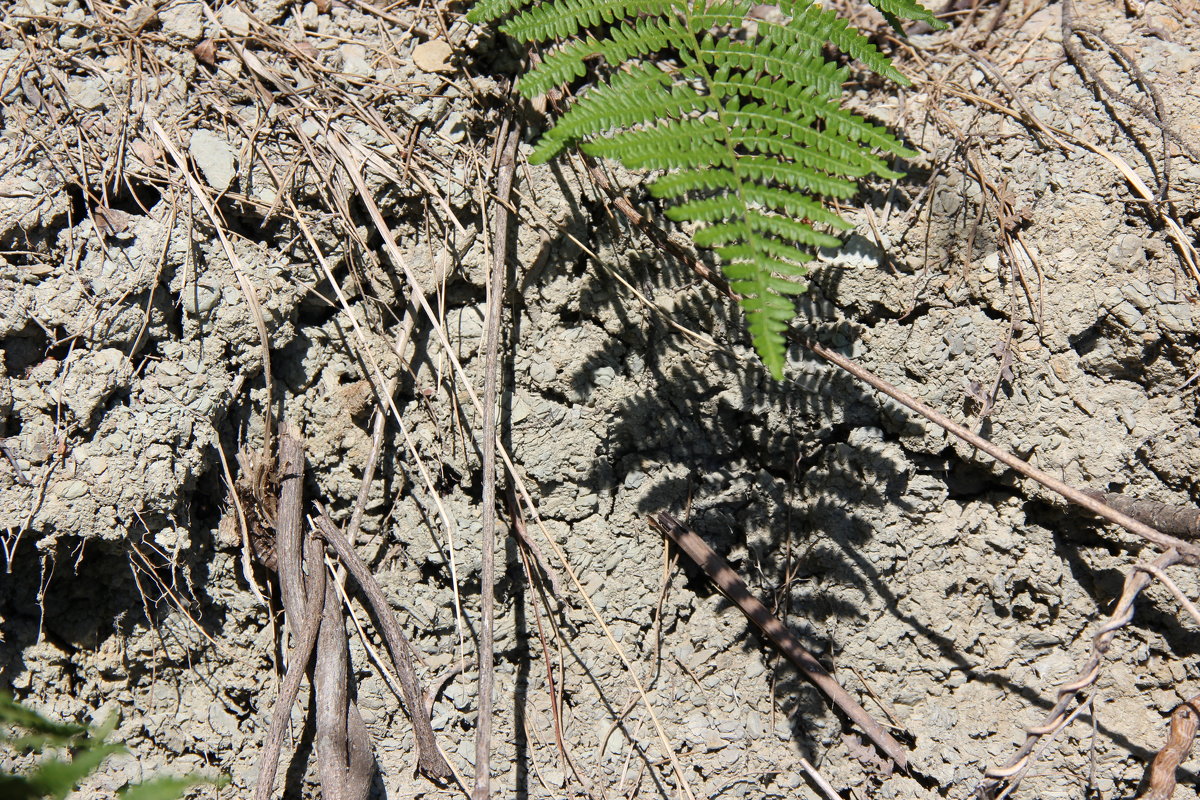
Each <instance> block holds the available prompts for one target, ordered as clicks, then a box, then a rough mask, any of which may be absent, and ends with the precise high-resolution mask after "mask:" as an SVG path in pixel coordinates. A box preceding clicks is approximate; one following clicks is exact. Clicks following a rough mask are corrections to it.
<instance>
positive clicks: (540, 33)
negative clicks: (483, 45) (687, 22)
mask: <svg viewBox="0 0 1200 800" xmlns="http://www.w3.org/2000/svg"><path fill="white" fill-rule="evenodd" d="M678 4H679V0H555V2H552V3H539V4H538V5H535V6H534V7H533V8H530V9H529V10H527V11H525V12H523V13H521V14H519V15H518V16H516V17H513V18H512V19H511V20H509V21H508V22H506V23H505V24H503V25H501V26H500V30H502V31H504V32H505V33H507V34H508V35H509V36H511V37H513V38H514V39H520V40H521V41H523V42H540V41H544V40H546V39H551V38H554V37H558V38H560V39H565V38H567V37H568V36H574V35H575V34H576V33H578V32H579V31H580V29H582V28H587V27H589V26H594V25H601V24H604V23H607V22H617V21H620V20H623V19H625V18H627V17H632V16H636V15H638V14H647V15H650V16H654V15H657V14H664V13H667V12H669V11H671V10H672V7H673V6H677V5H678Z"/></svg>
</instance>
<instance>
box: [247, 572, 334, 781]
mask: <svg viewBox="0 0 1200 800" xmlns="http://www.w3.org/2000/svg"><path fill="white" fill-rule="evenodd" d="M320 574H321V581H322V582H323V581H324V576H325V572H324V570H322V571H321V573H320ZM315 582H316V581H315V579H314V583H315ZM324 602H325V591H324V587H322V589H321V591H320V592H316V591H314V592H313V593H312V594H311V595H309V597H308V602H306V603H305V604H304V608H303V611H302V616H301V617H300V619H303V620H304V625H303V627H302V628H301V629H300V631H299V633H298V635H297V636H296V641H295V643H294V644H293V645H292V649H291V650H290V651H288V667H287V675H286V677H285V678H284V679H283V686H282V687H281V688H280V689H279V697H278V698H276V700H275V713H274V714H273V715H272V716H271V728H270V733H269V734H268V735H267V742H266V744H265V745H263V751H262V755H260V756H259V759H258V785H257V786H256V787H255V790H254V798H255V800H270V797H271V790H272V789H273V788H274V785H275V773H276V772H278V770H279V751H280V749H281V748H282V747H283V736H284V733H285V732H286V731H287V722H288V718H289V717H290V716H291V714H292V704H293V703H295V702H296V693H297V692H299V691H300V681H301V680H302V679H303V678H304V673H305V672H306V671H307V670H308V662H309V660H310V659H311V658H312V652H313V647H314V646H315V645H316V643H317V633H318V632H319V631H320V629H321V605H322V604H323V603H324Z"/></svg>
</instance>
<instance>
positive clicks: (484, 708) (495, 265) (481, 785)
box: [471, 119, 521, 800]
mask: <svg viewBox="0 0 1200 800" xmlns="http://www.w3.org/2000/svg"><path fill="white" fill-rule="evenodd" d="M520 143H521V126H520V124H519V123H517V122H516V121H515V119H513V120H510V121H506V122H505V124H504V126H503V127H502V128H501V129H500V135H499V136H498V137H497V138H496V149H497V150H498V151H499V152H500V168H499V172H498V173H497V177H496V197H497V199H499V201H500V202H499V203H496V205H495V206H494V208H493V211H492V214H493V216H492V269H491V276H490V280H489V282H488V311H487V339H486V352H487V364H486V365H485V372H484V383H483V442H482V445H483V531H482V533H481V534H480V543H479V545H480V548H481V549H482V553H481V557H482V567H481V573H482V575H481V577H480V581H481V584H480V604H481V605H482V613H481V614H480V625H479V715H478V721H477V723H476V728H475V785H474V787H473V788H472V790H471V797H472V799H473V800H487V798H488V796H489V795H490V794H491V767H490V764H491V760H490V756H489V754H490V752H491V740H492V706H493V702H494V698H493V693H494V688H493V686H494V684H495V679H496V676H495V652H494V649H495V638H494V637H495V632H494V631H495V620H496V609H495V605H496V391H497V383H498V381H497V377H498V375H499V372H500V359H499V345H500V317H501V316H502V315H503V309H504V305H503V303H504V272H505V270H506V269H507V262H508V207H507V202H508V195H509V191H510V190H511V189H512V182H513V173H514V172H515V171H516V168H517V145H519V144H520Z"/></svg>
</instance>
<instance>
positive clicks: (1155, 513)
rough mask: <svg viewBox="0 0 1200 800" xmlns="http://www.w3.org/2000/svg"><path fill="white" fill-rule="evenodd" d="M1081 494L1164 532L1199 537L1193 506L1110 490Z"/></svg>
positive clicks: (1196, 511)
mask: <svg viewBox="0 0 1200 800" xmlns="http://www.w3.org/2000/svg"><path fill="white" fill-rule="evenodd" d="M1083 493H1084V494H1086V495H1087V496H1088V497H1091V498H1092V499H1094V500H1098V501H1100V502H1101V503H1104V504H1105V505H1106V506H1108V507H1109V508H1115V509H1116V510H1117V511H1120V512H1121V513H1122V514H1128V515H1129V516H1131V517H1133V518H1134V519H1136V520H1140V521H1141V522H1144V523H1146V524H1147V525H1149V526H1150V527H1152V528H1157V529H1158V530H1160V531H1162V532H1163V533H1168V534H1171V535H1172V536H1179V537H1182V538H1184V539H1190V540H1194V539H1200V509H1198V508H1196V507H1195V506H1176V505H1168V504H1167V503H1158V502H1155V501H1153V500H1139V499H1137V498H1136V497H1126V496H1125V495H1123V494H1114V493H1113V492H1098V491H1093V490H1088V489H1085V490H1084V492H1083Z"/></svg>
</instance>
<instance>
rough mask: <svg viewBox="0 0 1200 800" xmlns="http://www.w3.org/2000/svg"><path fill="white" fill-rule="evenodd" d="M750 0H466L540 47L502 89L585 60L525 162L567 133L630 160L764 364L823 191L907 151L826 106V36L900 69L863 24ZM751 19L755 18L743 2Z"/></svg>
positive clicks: (833, 72)
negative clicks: (577, 89) (766, 15)
mask: <svg viewBox="0 0 1200 800" xmlns="http://www.w3.org/2000/svg"><path fill="white" fill-rule="evenodd" d="M869 1H870V2H871V3H872V4H873V5H875V7H876V8H878V9H879V10H880V11H882V12H883V13H884V14H885V15H890V16H893V17H903V18H906V19H918V20H926V21H928V22H930V23H931V24H935V25H936V24H937V20H936V19H934V17H933V15H932V14H931V13H930V12H929V11H928V10H927V9H925V8H923V7H922V6H921V5H919V4H918V3H917V2H916V0H869ZM752 6H753V3H752V0H543V2H535V0H479V2H478V3H477V4H476V5H475V7H474V8H473V9H472V10H471V12H470V14H469V18H470V19H471V20H474V21H497V20H502V21H503V22H502V23H501V30H503V31H504V32H506V33H508V34H509V35H511V36H512V37H514V38H516V39H518V40H520V41H522V42H526V43H530V44H533V43H537V44H539V45H541V46H542V47H541V49H542V51H543V53H542V55H543V59H542V61H541V63H540V64H539V65H538V66H536V67H535V68H533V69H532V70H530V71H529V72H528V73H527V74H526V75H524V76H522V77H521V79H520V81H519V83H518V88H519V89H520V91H521V93H522V94H524V95H526V96H529V97H534V96H537V95H541V94H544V93H546V92H547V91H549V90H550V89H553V88H555V87H558V86H561V85H563V84H564V83H569V82H571V81H574V80H576V79H579V78H584V77H587V76H588V75H589V73H590V72H591V71H593V70H594V71H595V75H596V77H597V80H596V82H595V83H594V84H593V85H592V86H590V87H588V88H587V89H585V90H584V91H583V92H582V93H581V96H580V97H579V98H578V99H577V100H576V101H575V102H574V103H573V104H572V105H571V107H570V109H569V110H568V111H567V112H566V113H565V114H563V115H562V116H561V117H560V118H559V120H558V122H557V124H556V125H555V126H554V127H552V128H551V129H550V130H548V131H547V132H546V133H545V134H544V135H543V137H542V139H541V141H540V142H539V143H538V144H537V146H536V147H535V148H534V150H533V152H532V154H531V155H530V158H529V160H530V162H531V163H536V162H540V161H545V160H548V159H549V158H552V157H553V156H554V155H556V154H558V153H559V152H561V151H562V150H563V149H564V148H565V147H567V146H568V145H571V144H573V143H574V144H578V145H579V146H580V147H581V149H582V150H583V151H584V152H585V153H587V154H589V155H594V156H600V157H605V158H612V159H616V160H618V161H620V162H621V163H622V164H624V165H625V166H626V167H629V168H631V169H650V170H661V171H662V173H663V174H661V175H659V176H658V177H656V178H655V179H654V180H653V181H651V182H650V184H649V190H650V192H651V193H652V194H653V195H654V196H656V197H658V198H660V199H662V201H663V202H664V204H665V206H666V210H665V213H666V215H667V216H668V217H669V218H670V219H673V220H675V221H678V222H681V223H687V224H689V225H690V226H691V227H692V229H693V236H694V239H695V242H696V244H697V246H699V247H705V248H710V249H711V250H712V251H713V252H714V253H715V254H716V255H717V257H718V258H719V259H720V262H721V268H722V270H723V272H724V273H725V276H726V278H728V280H729V282H730V286H731V287H732V288H733V289H734V291H736V292H737V293H738V294H739V295H740V296H741V298H742V300H741V305H742V308H743V310H744V311H745V314H746V323H747V329H748V331H749V333H750V338H751V341H752V342H753V344H754V347H755V349H756V350H757V352H758V353H759V356H760V357H761V358H762V360H763V363H764V364H765V366H766V367H767V369H768V370H769V371H770V372H771V374H772V375H774V376H776V377H781V376H782V374H783V367H784V363H785V361H786V343H785V340H784V333H785V331H786V330H787V327H788V325H789V324H790V323H791V321H792V318H793V317H794V315H795V307H794V305H793V301H792V298H793V296H794V295H797V294H800V293H802V292H804V291H805V289H806V285H805V283H804V278H805V276H806V275H807V273H808V269H807V267H806V266H805V265H806V263H808V262H809V261H811V260H812V253H813V250H814V249H815V248H819V247H829V246H833V245H836V244H837V242H838V241H839V240H838V239H837V238H836V237H835V236H833V235H831V234H830V233H827V232H826V230H828V229H835V230H837V229H841V230H846V229H848V228H850V227H851V226H850V225H848V224H847V223H846V222H845V221H844V220H842V219H841V217H839V216H838V215H837V214H836V213H834V212H833V211H831V210H829V209H828V208H827V207H826V206H825V204H824V198H834V197H837V198H845V197H849V196H851V195H852V194H853V193H854V191H855V183H854V181H855V179H857V178H861V177H863V176H866V175H872V174H874V175H878V176H880V177H884V178H891V179H896V178H899V177H901V173H899V172H897V171H895V170H892V169H890V168H889V166H888V161H887V159H888V158H889V157H897V156H899V157H913V156H915V155H916V154H915V153H914V152H913V151H912V150H910V149H908V148H906V147H905V146H904V145H903V144H901V142H900V141H899V140H897V139H896V138H895V137H894V136H893V135H892V134H891V133H889V132H888V131H887V130H885V129H883V128H881V127H879V126H877V125H873V124H871V123H869V122H867V121H866V120H865V119H863V118H862V117H859V116H857V115H855V114H853V113H851V112H849V111H847V110H846V109H845V108H843V107H842V105H841V103H840V100H841V93H842V90H841V86H842V84H843V83H844V82H845V80H846V77H847V70H848V68H847V67H842V66H838V65H837V64H836V63H832V62H830V61H828V60H827V59H826V57H825V55H824V50H825V47H826V45H832V46H833V47H835V48H836V49H838V50H840V51H842V52H843V53H845V54H846V55H848V56H850V57H852V58H854V59H856V60H857V61H859V62H860V63H861V64H862V65H863V66H864V67H866V68H867V69H869V70H872V71H873V72H876V73H878V74H879V75H882V76H884V77H886V78H889V79H891V80H893V81H896V82H898V83H901V84H907V83H908V81H907V79H906V78H905V77H904V76H903V75H902V74H900V72H899V71H897V70H896V68H895V67H894V66H892V63H891V61H890V60H889V59H888V58H887V56H885V55H884V54H882V53H880V52H879V50H878V49H877V48H876V47H875V46H874V45H873V44H871V43H870V42H869V41H868V40H867V39H866V37H865V36H863V35H862V33H860V32H859V31H857V30H856V29H854V28H853V27H852V26H850V25H849V24H848V23H847V22H846V21H845V20H843V19H841V18H839V17H838V16H837V15H836V14H835V13H833V12H832V11H829V10H827V9H825V8H822V7H821V6H820V5H818V4H817V3H816V2H813V0H777V2H776V8H777V9H778V11H779V13H778V14H776V15H773V16H771V18H770V19H750V18H749V13H750V10H751V8H752ZM757 16H762V15H757Z"/></svg>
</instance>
